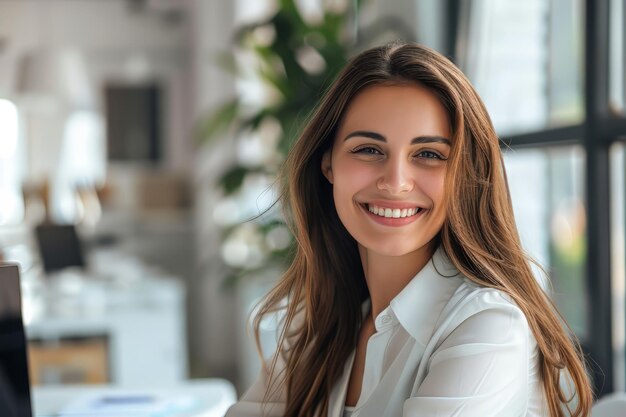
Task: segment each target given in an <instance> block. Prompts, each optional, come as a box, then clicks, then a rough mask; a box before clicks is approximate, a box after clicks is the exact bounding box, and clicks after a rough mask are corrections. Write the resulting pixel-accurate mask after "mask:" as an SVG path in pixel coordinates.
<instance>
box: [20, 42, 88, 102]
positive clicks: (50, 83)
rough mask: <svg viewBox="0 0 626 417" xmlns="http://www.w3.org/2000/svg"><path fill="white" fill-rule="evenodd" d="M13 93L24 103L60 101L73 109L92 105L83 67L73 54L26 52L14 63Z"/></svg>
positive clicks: (48, 51)
mask: <svg viewBox="0 0 626 417" xmlns="http://www.w3.org/2000/svg"><path fill="white" fill-rule="evenodd" d="M16 90H17V93H18V94H19V95H21V96H23V97H24V98H28V99H35V100H37V99H45V100H54V101H61V102H64V103H67V104H69V105H70V106H76V107H92V105H93V94H92V91H91V84H90V82H89V74H88V72H87V66H86V65H85V61H84V59H83V57H82V55H81V54H80V52H78V51H76V50H70V49H60V50H58V49H37V50H33V51H30V52H27V53H26V54H25V55H24V56H23V57H22V59H21V60H20V61H19V62H18V71H17V85H16Z"/></svg>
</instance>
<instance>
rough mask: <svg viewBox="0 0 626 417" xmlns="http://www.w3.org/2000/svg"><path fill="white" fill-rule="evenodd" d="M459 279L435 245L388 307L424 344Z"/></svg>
mask: <svg viewBox="0 0 626 417" xmlns="http://www.w3.org/2000/svg"><path fill="white" fill-rule="evenodd" d="M461 282H462V275H461V274H460V272H459V271H458V269H457V268H456V267H455V266H454V265H453V264H452V262H451V261H450V259H448V257H447V255H446V254H445V252H444V250H443V248H442V247H441V246H439V247H438V248H437V250H436V251H435V253H434V254H433V256H432V258H431V259H430V260H429V261H428V263H427V264H426V265H425V266H424V267H423V268H422V269H421V270H420V271H419V272H418V273H417V275H415V277H413V279H412V280H411V281H409V283H408V284H407V285H406V286H405V287H404V288H403V289H402V291H400V293H399V294H398V295H396V296H395V297H394V298H393V300H391V303H390V307H391V310H392V311H393V313H394V314H395V316H396V317H397V319H398V321H399V322H400V324H401V325H402V327H404V329H405V330H406V331H407V332H408V333H409V334H410V335H411V336H412V337H413V338H414V339H415V340H417V341H418V342H419V343H421V344H423V345H425V344H426V343H427V342H428V340H429V339H430V337H431V335H432V332H433V329H434V327H435V325H436V324H437V320H438V319H439V315H440V313H441V311H442V310H443V308H444V307H445V305H446V303H447V302H448V300H450V298H451V297H452V294H453V293H454V292H455V291H456V289H457V288H458V287H459V285H461Z"/></svg>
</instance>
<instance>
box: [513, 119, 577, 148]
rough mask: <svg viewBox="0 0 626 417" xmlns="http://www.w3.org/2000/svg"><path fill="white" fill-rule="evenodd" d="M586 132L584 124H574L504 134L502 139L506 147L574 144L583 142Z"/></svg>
mask: <svg viewBox="0 0 626 417" xmlns="http://www.w3.org/2000/svg"><path fill="white" fill-rule="evenodd" d="M584 132H585V127H584V125H582V124H581V125H573V126H565V127H557V128H553V129H544V130H540V131H537V132H530V133H523V134H518V135H510V136H507V135H503V136H502V137H501V141H502V144H503V146H504V147H510V148H518V147H531V146H532V147H535V148H541V147H548V146H555V145H572V144H579V143H581V140H582V139H581V138H582V137H583V135H584Z"/></svg>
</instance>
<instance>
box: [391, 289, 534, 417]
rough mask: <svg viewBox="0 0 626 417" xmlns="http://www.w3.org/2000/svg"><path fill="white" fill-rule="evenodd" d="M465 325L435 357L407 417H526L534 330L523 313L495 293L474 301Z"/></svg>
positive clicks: (406, 405) (407, 405) (408, 404)
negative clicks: (524, 416)
mask: <svg viewBox="0 0 626 417" xmlns="http://www.w3.org/2000/svg"><path fill="white" fill-rule="evenodd" d="M464 311H465V316H464V315H463V314H462V315H461V316H462V317H467V318H464V319H462V321H461V322H460V324H458V326H456V327H455V328H454V330H453V331H452V332H451V333H450V334H449V335H448V336H447V337H446V338H445V339H444V341H443V343H442V344H441V345H440V346H439V347H438V348H437V349H436V351H435V352H433V354H432V355H431V357H430V363H429V369H428V373H427V374H426V376H425V378H424V380H423V382H422V383H421V385H420V386H419V388H418V389H417V392H416V395H415V396H413V397H411V398H409V399H408V400H406V401H405V403H404V412H403V415H404V417H426V416H428V417H453V416H463V417H474V416H475V417H491V416H493V417H495V416H523V415H525V413H526V408H527V402H528V392H529V388H528V379H529V376H528V373H529V363H528V362H529V357H530V355H529V346H530V340H529V339H530V337H531V336H530V331H529V326H528V323H527V321H526V317H525V316H524V314H523V313H522V311H521V310H520V309H519V307H517V306H516V305H515V304H513V303H512V302H511V301H509V300H508V299H507V298H505V297H504V296H502V295H500V294H499V293H498V292H496V291H495V290H490V291H488V292H485V294H482V295H480V296H478V297H477V298H476V300H472V301H471V302H469V303H468V305H467V307H466V308H465V309H464Z"/></svg>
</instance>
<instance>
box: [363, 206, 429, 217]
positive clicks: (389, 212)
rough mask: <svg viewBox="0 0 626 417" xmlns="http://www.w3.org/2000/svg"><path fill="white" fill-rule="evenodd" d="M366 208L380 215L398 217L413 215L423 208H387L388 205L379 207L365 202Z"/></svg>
mask: <svg viewBox="0 0 626 417" xmlns="http://www.w3.org/2000/svg"><path fill="white" fill-rule="evenodd" d="M365 207H366V208H367V210H368V211H369V212H370V213H372V214H375V215H377V216H380V217H386V218H393V219H399V218H403V217H411V216H415V215H416V214H418V213H419V212H421V211H422V210H423V209H422V207H412V208H403V209H399V208H389V207H381V206H377V205H374V204H365Z"/></svg>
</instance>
